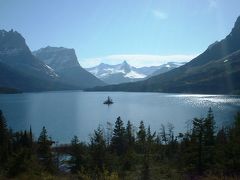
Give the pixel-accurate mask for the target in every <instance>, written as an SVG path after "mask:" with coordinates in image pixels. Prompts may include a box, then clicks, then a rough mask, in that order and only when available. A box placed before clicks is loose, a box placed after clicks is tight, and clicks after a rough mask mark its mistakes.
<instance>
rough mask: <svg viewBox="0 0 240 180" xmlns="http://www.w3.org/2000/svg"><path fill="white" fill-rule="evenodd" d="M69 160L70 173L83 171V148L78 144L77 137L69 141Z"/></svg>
mask: <svg viewBox="0 0 240 180" xmlns="http://www.w3.org/2000/svg"><path fill="white" fill-rule="evenodd" d="M70 154H71V160H70V169H71V172H72V173H77V172H78V171H80V170H81V169H83V164H84V163H85V162H84V147H83V144H81V143H80V141H79V139H78V137H77V136H74V137H73V139H72V141H71V152H70Z"/></svg>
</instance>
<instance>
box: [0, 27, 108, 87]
mask: <svg viewBox="0 0 240 180" xmlns="http://www.w3.org/2000/svg"><path fill="white" fill-rule="evenodd" d="M42 52H44V51H42ZM59 53H60V52H59ZM72 54H73V55H72V56H71V58H69V59H68V60H65V61H69V63H70V64H71V62H70V61H75V60H76V59H74V58H75V54H74V51H72ZM62 55H63V54H61V55H59V56H62ZM55 57H58V56H57V53H56V54H55V56H53V57H52V58H53V59H54V58H55ZM72 59H73V60H72ZM77 66H78V68H77ZM55 67H56V66H55ZM55 67H50V66H49V65H47V64H45V62H44V61H42V60H40V59H38V58H37V57H35V56H34V55H33V54H32V53H31V51H30V49H29V48H28V46H27V44H26V42H25V39H24V38H23V37H22V36H21V34H19V33H18V32H16V31H13V30H11V31H9V32H8V31H5V30H0V89H1V92H2V91H3V90H4V89H8V90H9V89H12V90H11V91H12V92H13V91H14V89H15V90H16V91H50V90H70V89H83V88H87V87H94V86H95V85H104V83H103V82H102V81H100V80H98V79H97V78H95V77H94V76H93V75H92V74H90V73H88V72H87V71H85V70H84V69H83V68H81V67H80V65H79V64H78V65H77V64H76V62H75V66H74V67H73V66H71V68H73V69H74V68H75V69H78V70H76V71H77V72H76V73H75V74H74V75H76V76H75V78H76V79H78V80H79V81H78V82H77V83H72V82H71V81H70V79H71V78H70V77H68V76H71V75H70V74H71V73H70V72H69V69H71V68H70V67H67V68H68V73H65V74H64V73H61V72H62V71H64V70H66V69H64V70H61V69H56V70H55V69H54V68H55ZM60 70H61V71H60ZM81 70H82V71H83V72H84V73H79V71H81ZM66 71H67V70H66ZM63 74H64V75H63ZM78 76H81V78H78ZM80 79H81V80H80ZM86 79H87V80H88V82H87V83H86V82H85V81H86ZM69 81H70V82H71V83H69Z"/></svg>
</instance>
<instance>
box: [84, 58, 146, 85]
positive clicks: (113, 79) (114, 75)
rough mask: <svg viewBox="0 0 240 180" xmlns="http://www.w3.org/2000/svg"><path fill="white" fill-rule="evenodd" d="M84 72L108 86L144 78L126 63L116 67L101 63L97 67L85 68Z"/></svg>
mask: <svg viewBox="0 0 240 180" xmlns="http://www.w3.org/2000/svg"><path fill="white" fill-rule="evenodd" d="M86 70H87V71H89V72H90V73H92V74H93V75H95V76H96V77H98V78H99V79H101V80H103V81H104V82H106V83H108V84H119V83H124V82H133V81H137V80H141V79H143V78H145V77H146V75H145V74H142V73H140V72H138V71H136V68H135V67H132V66H130V65H129V64H128V63H127V62H126V61H123V63H121V64H117V65H109V64H104V63H101V64H99V65H98V66H95V67H92V68H86Z"/></svg>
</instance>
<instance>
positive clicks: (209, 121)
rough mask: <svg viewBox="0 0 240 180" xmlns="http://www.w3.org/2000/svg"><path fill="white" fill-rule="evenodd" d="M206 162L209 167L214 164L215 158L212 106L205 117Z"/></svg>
mask: <svg viewBox="0 0 240 180" xmlns="http://www.w3.org/2000/svg"><path fill="white" fill-rule="evenodd" d="M203 138H204V140H203V141H204V162H205V164H206V166H207V168H210V167H211V165H213V164H214V161H215V160H214V159H215V149H214V145H215V121H214V115H213V111H212V109H211V108H209V110H208V114H207V117H206V118H205V119H204V134H203Z"/></svg>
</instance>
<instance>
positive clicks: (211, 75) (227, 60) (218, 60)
mask: <svg viewBox="0 0 240 180" xmlns="http://www.w3.org/2000/svg"><path fill="white" fill-rule="evenodd" d="M239 79H240V17H238V19H237V21H236V22H235V25H234V27H233V29H232V31H231V33H230V34H229V35H228V36H227V37H226V38H225V39H223V40H221V41H219V42H215V43H214V44H212V45H210V46H209V47H208V48H207V49H206V51H204V52H203V53H202V54H200V55H199V56H197V57H196V58H194V59H193V60H191V61H190V62H189V63H186V64H185V65H183V66H181V67H179V68H176V69H173V70H171V71H168V72H166V73H163V74H160V75H157V76H153V77H151V78H149V79H147V80H144V81H140V82H135V83H125V84H120V85H112V86H105V87H98V88H95V89H94V90H100V91H102V90H105V91H106V90H107V91H145V92H146V91H152V92H172V93H213V94H238V93H240V81H239Z"/></svg>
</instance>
